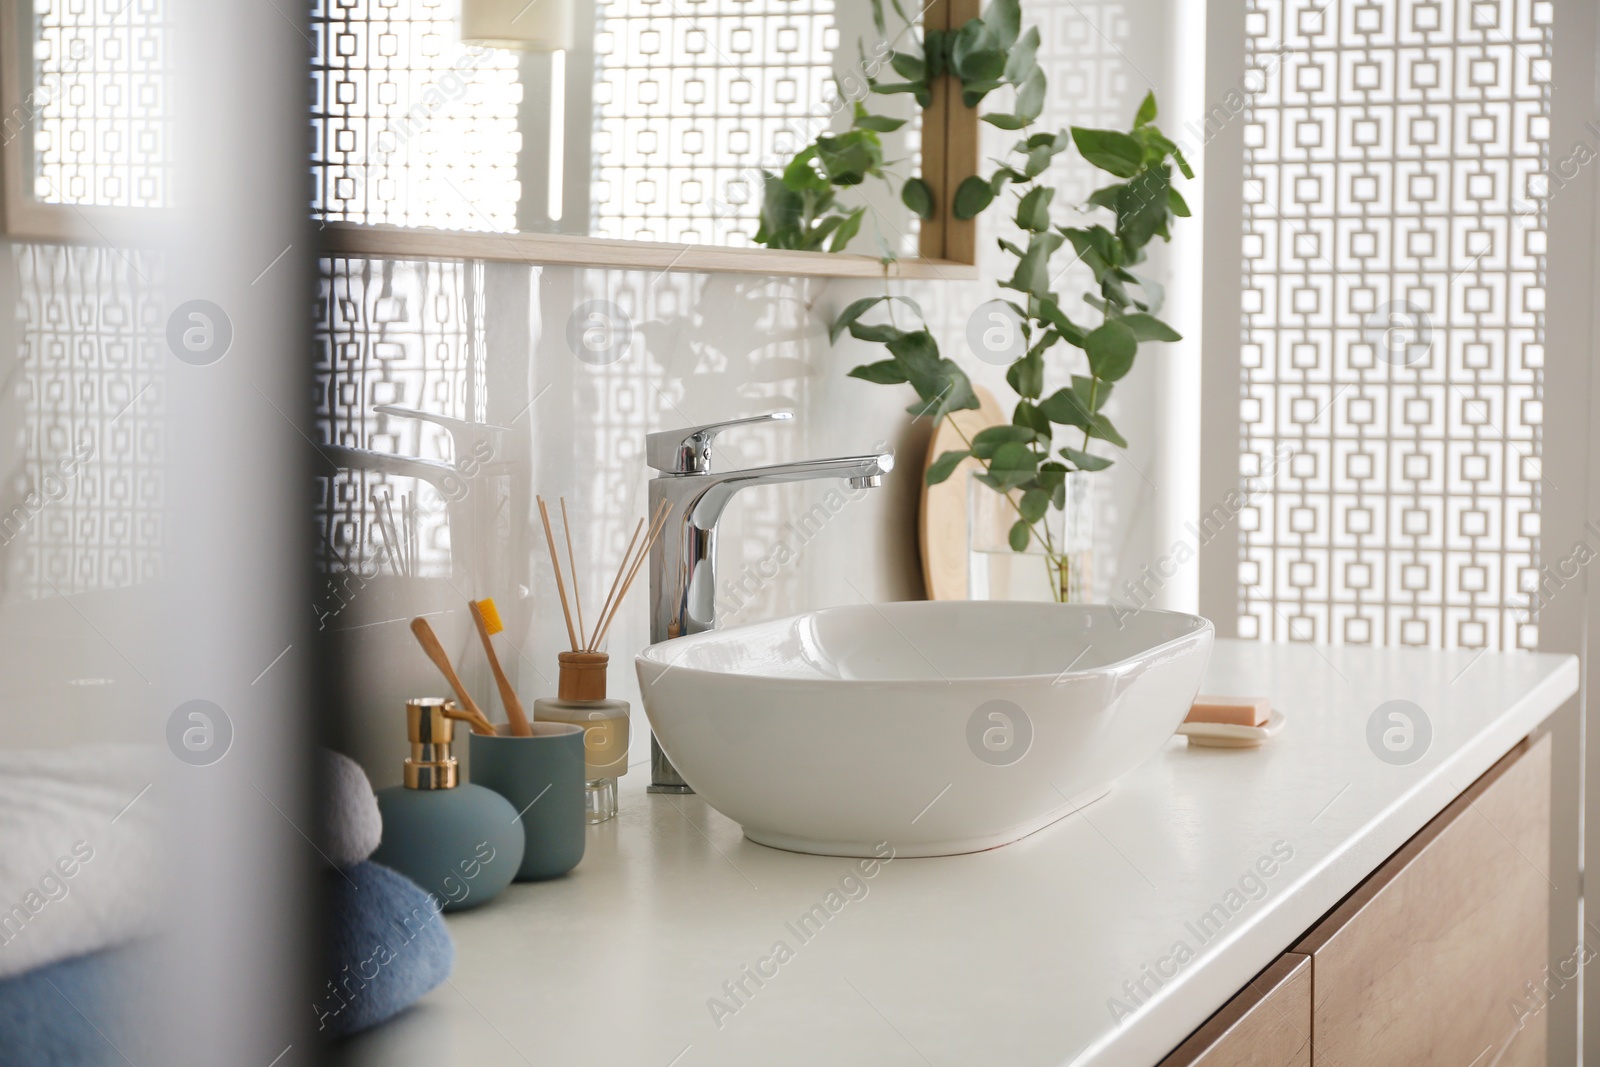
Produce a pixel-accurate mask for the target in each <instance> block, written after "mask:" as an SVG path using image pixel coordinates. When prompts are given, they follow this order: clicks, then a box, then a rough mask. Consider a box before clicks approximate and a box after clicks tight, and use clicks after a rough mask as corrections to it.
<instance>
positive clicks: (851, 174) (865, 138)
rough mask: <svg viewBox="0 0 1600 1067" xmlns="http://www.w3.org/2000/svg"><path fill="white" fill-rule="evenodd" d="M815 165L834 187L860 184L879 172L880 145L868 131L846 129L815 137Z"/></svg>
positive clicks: (876, 138) (881, 160)
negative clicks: (838, 132)
mask: <svg viewBox="0 0 1600 1067" xmlns="http://www.w3.org/2000/svg"><path fill="white" fill-rule="evenodd" d="M817 162H819V163H821V164H822V169H823V171H824V172H825V173H826V174H827V176H828V180H829V181H830V182H832V183H833V184H834V185H860V184H861V183H862V182H864V181H866V180H867V175H869V174H871V175H877V174H880V173H882V168H883V146H882V144H881V143H880V142H879V141H878V135H877V134H875V133H873V132H872V131H871V130H847V131H845V132H844V133H841V134H838V135H837V136H833V137H828V136H822V137H818V138H817Z"/></svg>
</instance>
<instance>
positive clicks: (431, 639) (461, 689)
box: [411, 615, 494, 734]
mask: <svg viewBox="0 0 1600 1067" xmlns="http://www.w3.org/2000/svg"><path fill="white" fill-rule="evenodd" d="M411 632H412V633H413V634H415V635H416V637H417V644H419V645H421V646H422V651H424V652H426V653H427V654H428V658H429V659H431V660H433V665H434V666H435V667H438V668H439V673H440V674H442V675H444V680H445V681H447V682H449V683H450V688H451V689H454V690H455V692H456V699H458V700H460V701H461V706H462V707H463V708H464V709H466V713H467V721H468V722H470V723H471V724H472V732H473V733H475V734H492V733H494V727H493V726H491V725H490V724H489V717H488V716H487V715H485V714H484V713H483V710H482V709H481V708H479V707H478V705H477V702H476V701H474V700H473V699H472V694H471V693H469V692H467V687H466V686H464V685H462V684H461V677H460V676H459V675H458V674H456V669H455V667H453V666H451V665H450V657H449V656H448V655H447V654H446V653H445V650H444V645H442V644H440V643H439V637H438V635H437V634H435V633H434V632H433V627H432V626H429V625H428V620H427V619H425V618H423V617H422V616H421V615H418V616H417V617H416V618H414V619H412V620H411Z"/></svg>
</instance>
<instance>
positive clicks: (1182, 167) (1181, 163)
mask: <svg viewBox="0 0 1600 1067" xmlns="http://www.w3.org/2000/svg"><path fill="white" fill-rule="evenodd" d="M1172 158H1173V160H1174V161H1175V162H1176V163H1177V164H1178V173H1179V174H1182V175H1183V176H1184V177H1185V178H1188V179H1189V180H1190V181H1193V180H1194V168H1192V167H1190V166H1189V161H1188V160H1187V159H1184V158H1183V151H1182V149H1180V148H1179V147H1178V146H1177V145H1173V146H1172Z"/></svg>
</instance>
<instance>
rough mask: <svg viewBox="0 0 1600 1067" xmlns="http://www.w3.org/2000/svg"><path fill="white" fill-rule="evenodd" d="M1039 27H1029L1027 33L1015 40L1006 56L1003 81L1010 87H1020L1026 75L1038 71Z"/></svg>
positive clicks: (1026, 77)
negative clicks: (1009, 84) (1010, 85)
mask: <svg viewBox="0 0 1600 1067" xmlns="http://www.w3.org/2000/svg"><path fill="white" fill-rule="evenodd" d="M1038 55H1039V27H1037V26H1029V27H1028V32H1027V33H1024V34H1023V35H1022V36H1021V37H1019V38H1017V43H1016V44H1014V45H1012V46H1011V53H1010V54H1009V55H1008V56H1006V69H1005V79H1006V81H1008V82H1010V83H1011V84H1012V85H1021V84H1022V83H1023V82H1025V81H1027V80H1028V75H1029V74H1032V73H1033V72H1034V71H1035V70H1037V69H1039V59H1038Z"/></svg>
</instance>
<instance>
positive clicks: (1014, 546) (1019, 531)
mask: <svg viewBox="0 0 1600 1067" xmlns="http://www.w3.org/2000/svg"><path fill="white" fill-rule="evenodd" d="M1032 536H1033V533H1032V530H1031V529H1030V527H1029V526H1028V523H1027V521H1026V520H1024V519H1018V520H1017V521H1016V522H1014V523H1012V524H1011V533H1010V534H1008V535H1007V538H1006V539H1007V540H1008V541H1009V542H1010V543H1011V551H1013V552H1026V551H1028V540H1029V538H1031V537H1032Z"/></svg>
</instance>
